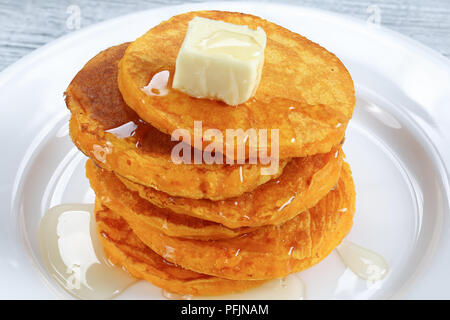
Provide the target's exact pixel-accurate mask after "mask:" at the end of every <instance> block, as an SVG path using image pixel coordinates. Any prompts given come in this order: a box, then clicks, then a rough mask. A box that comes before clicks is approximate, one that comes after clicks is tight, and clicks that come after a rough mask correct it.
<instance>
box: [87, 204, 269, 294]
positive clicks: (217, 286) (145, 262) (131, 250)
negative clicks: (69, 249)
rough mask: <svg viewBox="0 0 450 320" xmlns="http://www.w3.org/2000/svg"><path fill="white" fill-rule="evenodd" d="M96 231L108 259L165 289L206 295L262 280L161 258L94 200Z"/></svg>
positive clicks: (228, 291)
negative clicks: (220, 275) (212, 273)
mask: <svg viewBox="0 0 450 320" xmlns="http://www.w3.org/2000/svg"><path fill="white" fill-rule="evenodd" d="M95 218H96V221H97V231H98V234H99V238H100V240H101V242H102V244H103V246H104V250H105V254H106V256H107V257H108V258H109V260H110V261H111V262H112V263H113V264H115V265H118V266H123V267H124V268H126V270H127V271H128V272H129V273H130V274H131V275H132V276H133V277H135V278H137V279H143V280H147V281H149V282H151V283H153V284H154V285H156V286H158V287H160V288H163V289H164V290H167V291H168V292H172V293H177V294H180V295H193V296H198V295H202V296H208V295H219V294H226V293H232V292H240V291H245V290H248V289H250V288H253V287H256V286H258V285H260V284H262V283H263V282H262V281H233V280H227V279H220V278H216V277H212V276H208V275H205V274H199V273H196V272H193V271H189V270H186V269H183V268H180V267H177V266H175V265H174V264H172V263H170V262H168V261H166V260H164V258H162V257H161V256H159V255H158V254H156V253H155V252H154V251H152V250H151V249H149V248H148V247H147V246H145V245H144V243H142V241H140V240H139V238H137V237H136V236H135V235H134V233H133V232H132V231H131V229H130V228H129V226H128V224H127V223H126V221H125V220H123V219H122V218H121V217H120V216H119V215H118V214H116V213H114V212H113V211H111V210H109V209H107V208H106V207H104V206H102V205H101V203H100V202H99V201H98V200H96V203H95Z"/></svg>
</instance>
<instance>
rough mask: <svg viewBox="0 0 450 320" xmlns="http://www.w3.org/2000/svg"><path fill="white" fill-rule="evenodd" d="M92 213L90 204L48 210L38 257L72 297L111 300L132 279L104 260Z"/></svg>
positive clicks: (42, 223)
mask: <svg viewBox="0 0 450 320" xmlns="http://www.w3.org/2000/svg"><path fill="white" fill-rule="evenodd" d="M93 210H94V205H93V204H63V205H58V206H55V207H53V208H51V209H49V210H48V211H47V212H46V214H45V215H44V217H43V218H42V220H41V224H40V226H39V241H40V249H41V255H42V259H43V261H44V264H45V266H46V268H47V270H48V272H49V273H50V274H51V276H52V277H53V278H54V279H55V280H56V282H58V283H59V285H61V287H62V288H63V289H64V290H66V291H67V292H68V293H69V294H71V295H72V296H74V297H76V298H79V299H112V298H114V297H116V296H117V295H119V294H120V293H121V292H122V291H124V290H125V289H126V288H128V287H129V286H130V285H132V284H134V283H135V282H136V279H134V278H132V277H131V276H130V275H129V274H128V273H127V272H125V271H124V270H122V269H121V268H118V267H115V266H114V265H112V264H111V263H110V262H109V261H108V259H107V258H106V257H105V254H104V252H103V247H102V245H101V243H100V240H99V239H98V236H97V232H96V223H95V219H94V214H93Z"/></svg>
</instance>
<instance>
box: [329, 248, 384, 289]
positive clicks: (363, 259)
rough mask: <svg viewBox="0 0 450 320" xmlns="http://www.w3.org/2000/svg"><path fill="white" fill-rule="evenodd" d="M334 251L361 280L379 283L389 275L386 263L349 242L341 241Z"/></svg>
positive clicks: (374, 253)
mask: <svg viewBox="0 0 450 320" xmlns="http://www.w3.org/2000/svg"><path fill="white" fill-rule="evenodd" d="M336 250H337V252H338V253H339V255H340V257H341V259H342V261H343V262H344V264H345V265H346V266H347V267H348V268H349V269H350V270H351V271H352V272H353V273H354V274H355V275H357V276H358V277H359V278H361V279H363V280H368V281H371V282H376V281H380V280H383V279H384V278H385V277H386V276H387V274H388V273H389V265H388V263H387V262H386V260H385V259H384V258H383V257H382V256H380V255H379V254H378V253H376V252H373V251H371V250H368V249H365V248H363V247H360V246H358V245H356V244H354V243H352V242H350V241H343V242H342V243H341V244H340V245H339V247H337V248H336Z"/></svg>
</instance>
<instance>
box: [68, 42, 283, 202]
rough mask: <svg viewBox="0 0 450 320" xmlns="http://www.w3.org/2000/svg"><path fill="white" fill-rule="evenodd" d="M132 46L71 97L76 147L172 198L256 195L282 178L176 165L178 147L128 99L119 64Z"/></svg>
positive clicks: (101, 65)
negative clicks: (173, 153) (124, 96)
mask: <svg viewBox="0 0 450 320" xmlns="http://www.w3.org/2000/svg"><path fill="white" fill-rule="evenodd" d="M127 46H128V44H126V43H125V44H122V45H119V46H115V47H111V48H109V49H107V50H105V51H103V52H100V53H99V54H98V55H97V56H95V57H94V58H93V59H91V60H90V61H89V62H88V63H87V64H86V65H85V66H84V67H83V69H82V70H81V71H80V72H78V74H77V75H76V76H75V78H74V79H73V80H72V82H71V83H70V85H69V87H68V88H67V91H66V104H67V107H68V108H69V109H70V111H71V113H72V117H71V120H70V134H71V137H72V140H73V141H74V143H75V145H76V146H77V147H78V148H79V149H80V150H81V151H82V152H83V153H84V154H86V155H87V156H88V157H91V158H94V159H95V160H96V162H97V163H98V164H99V165H101V166H102V167H103V168H105V169H107V170H112V171H115V172H117V173H119V174H120V175H122V176H124V177H126V178H127V179H129V180H131V181H134V182H136V183H139V184H142V185H145V186H149V187H152V188H155V189H157V190H161V191H163V192H165V193H167V194H170V195H172V196H180V197H187V198H193V199H200V198H206V199H212V200H220V199H225V198H229V197H234V196H238V195H241V194H243V193H244V192H249V191H252V190H254V189H255V188H256V187H257V186H258V185H260V184H263V183H265V182H267V181H269V180H270V179H272V178H276V177H277V176H278V175H279V174H281V172H282V170H283V167H284V166H285V165H286V163H287V162H288V161H287V160H283V161H280V164H279V170H278V172H276V173H275V174H273V175H261V168H262V167H263V166H261V165H251V164H243V165H236V166H230V165H226V164H224V165H219V164H214V165H206V164H186V165H179V164H175V163H173V162H172V160H171V151H172V148H173V147H174V146H175V144H177V143H178V142H175V141H171V138H170V136H169V135H167V134H164V133H161V132H160V131H158V130H157V129H156V128H154V127H152V126H151V125H149V124H147V123H145V122H144V121H142V120H141V119H140V118H139V117H138V116H137V115H136V113H135V112H134V111H133V110H132V109H130V108H129V107H128V106H127V105H126V104H125V102H124V100H123V99H122V96H121V94H120V91H119V89H118V87H117V64H118V61H119V60H120V58H121V57H122V56H123V53H124V51H125V49H126V48H127Z"/></svg>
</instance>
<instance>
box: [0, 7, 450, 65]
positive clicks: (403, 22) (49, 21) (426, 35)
mask: <svg viewBox="0 0 450 320" xmlns="http://www.w3.org/2000/svg"><path fill="white" fill-rule="evenodd" d="M184 2H200V1H195V0H194V1H192V0H191V1H180V0H131V1H125V0H97V1H93V0H91V1H89V0H69V1H66V0H64V1H61V0H46V1H42V0H40V1H38V0H0V70H3V69H4V68H5V67H7V66H8V65H10V64H11V63H13V62H15V61H16V60H18V59H19V58H21V57H22V56H24V55H26V54H27V53H29V52H31V51H33V50H35V49H36V48H39V47H40V46H42V45H44V44H46V43H48V42H50V41H52V40H54V39H56V38H58V37H61V36H63V35H65V34H67V33H69V32H71V31H72V30H71V29H73V27H74V26H76V24H73V23H72V22H73V21H69V23H68V18H69V17H70V16H71V13H72V14H73V11H70V10H71V9H70V8H69V7H70V6H71V5H76V6H78V7H79V8H80V17H81V19H80V20H79V21H80V24H81V28H83V27H86V26H89V25H91V24H93V23H96V22H100V21H103V20H106V19H110V18H114V17H117V16H120V15H124V14H127V13H132V12H135V11H139V10H145V9H150V8H156V7H161V6H165V5H171V4H180V3H184ZM277 2H284V3H290V4H295V5H300V6H306V7H314V8H320V9H324V10H329V11H333V12H337V13H341V14H346V15H349V16H353V17H356V18H360V19H363V20H366V19H368V17H369V16H370V12H368V8H369V6H373V5H376V6H378V8H379V9H380V18H381V21H380V22H381V24H382V25H383V26H385V27H387V28H390V29H392V30H395V31H398V32H400V33H403V34H405V35H407V36H409V37H411V38H413V39H416V40H418V41H420V42H422V43H424V44H426V45H428V46H429V47H431V48H433V49H435V50H436V51H438V52H440V53H441V54H443V55H444V56H447V57H450V0H428V1H425V0H403V1H396V0H379V1H367V0H342V1H338V0H322V1H313V0H283V1H277ZM72 9H73V7H72ZM75 9H76V8H75ZM68 10H69V11H70V12H71V13H70V12H69V13H68ZM369 11H370V9H369Z"/></svg>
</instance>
